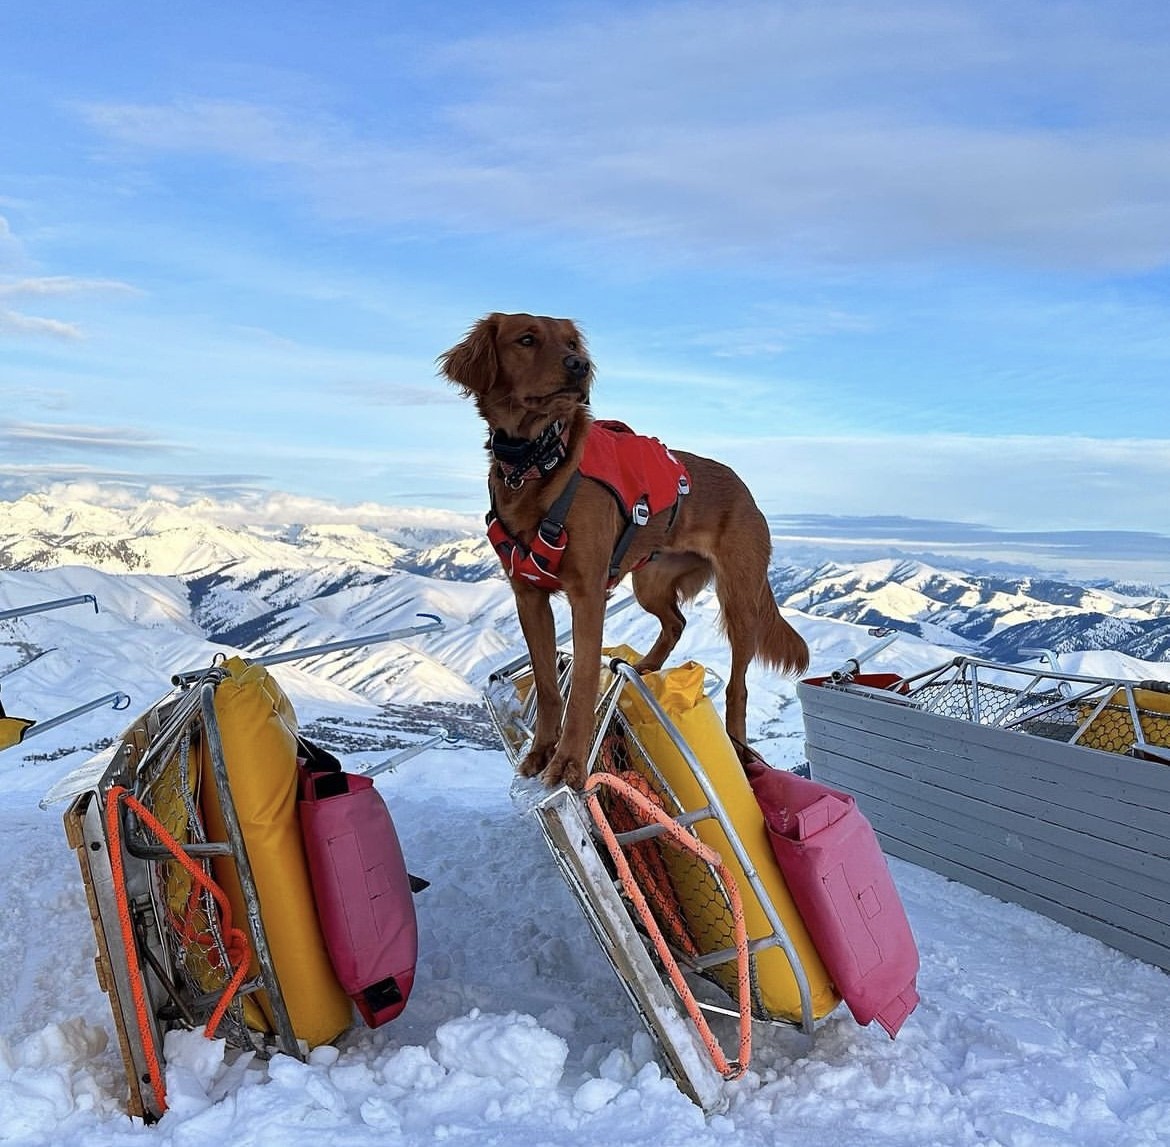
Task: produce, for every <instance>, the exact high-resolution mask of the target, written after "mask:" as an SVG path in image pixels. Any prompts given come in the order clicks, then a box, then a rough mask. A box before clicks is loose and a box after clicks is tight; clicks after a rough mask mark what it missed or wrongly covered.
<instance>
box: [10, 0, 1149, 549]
mask: <svg viewBox="0 0 1170 1147" xmlns="http://www.w3.org/2000/svg"><path fill="white" fill-rule="evenodd" d="M1168 61H1170V7H1168V6H1167V5H1165V4H1164V3H1162V2H1161V0H1149V2H1145V3H1142V2H1136V0H1117V2H1113V3H1110V4H1101V3H1098V2H1096V0H1091V2H1087V3H1061V2H1048V0H1010V2H999V0H979V2H976V0H970V2H963V0H929V2H926V0H919V2H915V0H908V2H906V3H890V2H885V0H878V2H866V3H812V2H809V3H797V2H792V0H764V2H752V0H719V2H712V3H700V2H696V3H672V2H667V3H643V2H638V0H627V2H621V3H618V2H605V0H589V2H580V3H578V2H568V3H566V2H563V0H541V2H540V3H534V2H528V0H509V2H502V0H476V2H475V3H465V2H463V0H450V2H448V3H446V4H442V5H434V4H430V3H422V2H417V3H416V2H411V0H404V2H401V3H394V2H391V0H382V2H378V3H375V2H372V0H347V2H346V3H345V4H332V3H315V2H301V0H282V2H281V3H279V4H277V3H272V2H271V0H251V2H249V3H248V4H238V3H232V4H227V3H221V2H218V0H204V2H203V3H200V4H198V5H159V4H156V3H146V2H144V0H124V2H122V3H119V4H118V5H115V6H111V5H109V4H108V3H106V2H104V0H103V2H100V3H99V2H89V0H68V2H64V0H61V2H57V0H35V2H33V0H5V2H4V4H3V5H0V106H2V107H3V108H4V115H3V119H2V122H0V496H5V497H15V496H18V495H19V494H21V493H23V492H25V491H27V490H32V489H39V488H45V487H49V486H53V485H54V484H60V483H65V482H74V483H77V482H80V483H83V484H85V488H88V489H91V490H94V489H96V490H110V489H113V488H114V487H120V488H123V489H125V488H129V489H131V490H137V491H146V490H149V489H151V488H153V489H156V490H159V489H166V490H170V491H178V492H180V493H182V494H185V495H194V494H203V493H207V494H213V495H222V496H231V495H234V494H237V493H239V492H241V491H244V492H248V491H288V492H290V493H293V494H297V495H303V496H306V497H312V498H320V499H325V500H330V501H334V502H338V503H341V504H351V505H357V504H360V503H365V502H373V503H379V504H386V505H402V506H421V507H434V508H444V509H455V510H460V511H465V512H468V513H471V512H473V511H476V512H478V511H480V510H481V509H482V508H483V505H484V503H485V500H486V499H485V490H484V475H485V471H486V462H485V456H484V454H483V450H482V444H483V439H484V433H483V428H482V427H481V426H480V424H479V423H478V421H477V419H476V417H475V415H474V413H473V411H472V409H471V407H470V405H469V404H468V403H466V402H465V401H464V400H462V399H461V398H460V397H459V396H458V394H457V393H456V392H455V391H454V390H453V388H451V387H450V386H448V385H447V384H445V383H444V382H443V381H442V380H441V379H440V378H439V377H438V376H437V374H436V369H435V358H436V356H437V355H438V354H440V353H441V352H442V351H443V350H445V349H446V348H447V347H449V346H451V345H452V344H453V343H455V342H457V341H458V340H459V339H460V338H461V337H462V335H463V333H464V331H465V330H466V329H467V328H468V327H469V326H470V324H471V323H472V322H474V321H475V320H476V319H477V318H478V317H479V316H481V315H483V314H485V313H488V312H491V311H497V310H498V311H530V312H534V313H537V314H552V315H561V316H568V317H571V318H574V319H575V320H576V321H577V322H578V323H579V324H580V326H581V327H582V329H583V331H584V332H585V334H586V337H587V339H588V343H589V346H590V349H591V353H592V355H593V358H594V360H595V362H596V365H597V377H598V382H597V386H596V389H595V392H594V408H595V410H596V412H597V414H598V415H599V416H602V417H613V418H620V419H623V420H624V421H626V422H628V423H629V424H631V425H632V426H633V427H634V428H635V429H637V430H639V431H641V432H643V433H648V434H652V435H654V436H656V437H659V438H661V439H662V440H663V441H665V442H667V444H668V445H671V446H674V447H677V448H680V449H687V450H692V451H695V452H698V453H702V454H708V455H711V456H714V457H718V458H720V459H722V460H724V461H726V462H728V463H729V464H731V465H733V466H734V467H735V468H736V469H737V470H738V471H739V472H740V473H741V474H743V476H744V477H745V479H746V480H747V481H748V483H749V485H750V486H751V487H752V489H753V491H754V492H755V494H756V497H757V500H758V501H759V502H760V504H761V506H762V508H763V509H764V510H765V511H766V512H767V513H769V514H772V515H788V516H793V517H799V518H802V519H806V520H814V519H815V520H817V521H825V520H828V519H837V520H840V521H854V520H856V521H859V522H862V523H866V525H865V527H864V529H872V524H873V522H875V521H878V520H881V519H883V518H891V519H898V520H904V519H909V520H919V519H923V520H932V521H945V522H953V523H968V524H974V525H978V526H981V527H987V528H990V529H992V530H1004V531H1030V530H1043V531H1066V530H1067V531H1090V532H1092V531H1127V532H1134V531H1136V532H1138V533H1139V534H1140V533H1153V534H1156V535H1161V536H1162V539H1161V540H1164V537H1165V535H1166V534H1168V533H1170V527H1168V526H1167V524H1166V511H1165V506H1166V501H1167V493H1168V492H1170V419H1168V418H1167V417H1166V416H1167V415H1168V414H1170V390H1168V388H1167V385H1166V378H1165V376H1166V373H1167V369H1166V368H1167V365H1168V364H1170V66H1168ZM859 529H861V527H859ZM864 529H863V530H862V532H864ZM1104 536H1105V535H1102V537H1104Z"/></svg>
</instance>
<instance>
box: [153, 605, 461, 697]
mask: <svg viewBox="0 0 1170 1147" xmlns="http://www.w3.org/2000/svg"><path fill="white" fill-rule="evenodd" d="M415 616H416V617H426V618H429V619H430V620H429V621H428V622H427V623H426V624H425V625H412V626H408V627H407V628H406V629H391V630H389V631H387V632H386V633H367V634H364V635H363V636H361V637H348V638H346V639H345V640H343V641H330V642H327V643H326V644H324V645H309V646H306V647H305V648H303V649H286V650H285V651H284V652H283V653H266V654H264V655H263V656H261V657H245V658H244V660H245V661H246V662H247V663H248V664H249V665H263V666H266V667H267V666H269V665H282V664H283V663H284V662H286V661H299V660H300V659H301V658H302V657H316V656H317V655H318V654H321V653H336V652H338V651H339V650H341V649H357V648H359V647H360V646H363V645H377V644H379V643H380V642H383V641H396V640H398V639H399V638H400V637H415V636H417V635H418V634H420V633H435V632H437V631H438V630H440V629H442V628H443V619H442V618H441V617H438V616H437V615H436V614H433V613H418V614H415ZM206 674H207V669H205V668H201V669H186V670H184V671H183V672H181V673H175V674H173V675H172V676H171V684H172V685H188V684H190V683H191V682H193V681H198V680H200V679H201V678H202V677H204V676H205V675H206Z"/></svg>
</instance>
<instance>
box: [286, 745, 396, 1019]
mask: <svg viewBox="0 0 1170 1147" xmlns="http://www.w3.org/2000/svg"><path fill="white" fill-rule="evenodd" d="M297 809H298V812H299V813H300V819H301V833H302V836H303V837H304V842H305V854H306V856H307V858H308V863H309V874H310V877H311V879H312V884H313V896H314V898H315V900H316V902H317V916H318V919H319V920H320V922H321V931H322V933H323V934H324V936H325V947H326V949H327V950H328V952H329V958H330V960H331V962H332V964H333V970H334V972H335V973H336V975H337V979H338V980H339V981H340V983H341V986H342V988H344V989H345V992H346V994H347V995H348V996H349V997H350V998H351V999H352V1000H353V1001H354V1003H355V1004H356V1005H357V1009H358V1011H359V1012H360V1013H361V1016H362V1019H364V1020H365V1022H366V1024H367V1025H368V1026H369V1027H372V1028H373V1027H378V1026H380V1025H381V1024H384V1023H386V1022H387V1021H389V1020H392V1019H394V1017H395V1016H397V1015H398V1014H399V1013H400V1012H401V1011H402V1009H403V1008H404V1007H406V1000H407V997H408V996H409V995H410V989H411V987H412V986H413V984H414V969H415V964H416V962H417V960H418V927H417V923H416V920H415V915H414V901H413V899H412V897H411V887H410V876H409V875H408V874H407V871H406V862H405V861H404V860H403V857H402V848H401V846H400V845H399V843H398V834H397V833H396V832H395V831H394V822H393V821H392V820H391V818H390V810H389V809H388V808H387V807H386V802H385V801H383V799H382V797H381V794H380V793H379V792H378V790H377V789H376V788H374V782H373V781H372V780H371V779H370V778H369V777H362V776H358V775H356V774H354V773H346V772H341V771H337V770H327V771H318V770H317V769H316V768H315V767H310V766H306V765H302V766H301V791H300V800H299V801H298V802H297Z"/></svg>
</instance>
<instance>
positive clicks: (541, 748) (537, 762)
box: [519, 742, 557, 777]
mask: <svg viewBox="0 0 1170 1147" xmlns="http://www.w3.org/2000/svg"><path fill="white" fill-rule="evenodd" d="M556 747H557V746H556V743H555V742H554V743H553V744H550V745H533V746H532V748H531V749H529V750H528V753H527V754H526V755H525V757H524V760H522V761H521V762H520V768H519V773H520V775H521V776H522V777H535V776H536V775H537V774H539V773H543V772H544V770H545V767H546V766H547V765H548V763H549V761H550V760H551V759H552V755H553V753H554V752H556Z"/></svg>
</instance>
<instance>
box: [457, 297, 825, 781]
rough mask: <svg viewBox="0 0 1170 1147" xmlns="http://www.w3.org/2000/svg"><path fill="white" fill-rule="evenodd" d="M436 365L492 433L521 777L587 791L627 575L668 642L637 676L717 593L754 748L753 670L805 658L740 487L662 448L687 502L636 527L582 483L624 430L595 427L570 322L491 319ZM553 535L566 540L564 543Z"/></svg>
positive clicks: (741, 724)
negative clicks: (526, 746) (707, 590)
mask: <svg viewBox="0 0 1170 1147" xmlns="http://www.w3.org/2000/svg"><path fill="white" fill-rule="evenodd" d="M438 362H439V368H440V371H441V373H442V374H444V375H445V376H446V377H447V379H448V380H449V381H450V382H452V383H454V384H455V385H456V386H458V387H460V388H461V389H462V391H463V393H464V394H465V395H467V396H468V397H470V398H471V399H472V400H473V401H474V403H475V405H476V408H477V410H478V411H479V414H480V417H481V418H482V419H483V420H484V422H485V423H486V424H487V427H488V435H489V437H488V451H489V454H490V455H491V460H490V471H489V476H488V489H489V495H490V500H491V505H492V515H491V516H490V518H489V521H492V520H493V519H494V521H495V525H494V526H493V527H492V530H493V531H494V532H495V533H494V536H493V541H494V542H496V549H497V551H498V552H499V553H500V554H501V557H502V559H503V560H504V561H505V567H506V572H509V580H510V582H511V586H512V590H513V593H514V594H515V598H516V611H517V614H518V616H519V620H520V626H521V629H522V630H523V633H524V639H525V641H526V642H527V644H528V652H529V655H530V657H531V661H532V669H533V678H534V682H535V687H536V726H535V729H534V731H533V732H534V735H533V741H532V746H531V748H530V750H529V752H528V753H527V755H526V756H525V758H524V760H523V761H522V762H521V764H520V772H521V773H522V774H523V775H524V776H529V777H531V776H536V775H537V774H540V776H541V779H542V780H543V781H544V782H545V783H546V784H548V785H550V786H554V785H557V784H562V783H563V784H566V785H569V786H570V787H573V788H580V787H581V786H582V785H583V784H584V783H585V769H586V761H587V755H588V750H589V740H590V737H591V735H592V732H593V719H594V710H595V707H596V704H597V699H598V689H599V684H600V672H601V643H602V624H603V620H604V616H605V606H606V599H607V596H608V592H609V589H610V588H611V587H612V586H613V585H614V584H616V581H617V580H618V579H619V578H620V577H622V576H624V575H625V574H626V573H628V572H630V571H633V577H632V584H633V591H634V595H635V597H636V598H637V600H638V603H639V604H640V605H641V606H642V607H643V609H645V610H646V611H647V612H648V613H650V614H652V615H653V616H655V617H657V618H658V620H659V623H660V625H661V627H662V628H661V632H660V633H659V635H658V638H657V640H656V641H655V642H654V644H653V646H652V647H651V648H650V651H649V652H648V653H647V654H646V656H645V657H643V658H642V660H641V661H640V662H638V664H637V665H636V666H635V668H636V669H637V670H638V671H639V672H648V671H651V670H655V669H659V668H661V667H662V664H663V662H664V661H665V660H666V658H667V657H668V656H669V655H670V652H671V650H673V649H674V647H675V645H676V644H677V643H678V640H679V637H680V636H681V635H682V631H683V627H684V626H685V625H686V619H685V618H684V617H683V614H682V611H681V610H680V608H679V607H680V605H681V604H682V603H684V602H687V601H690V600H691V599H692V598H693V597H694V596H695V595H696V594H697V593H698V592H699V591H700V590H701V589H702V588H703V587H704V586H705V585H706V584H707V583H708V581H709V580H710V579H711V578H714V581H715V592H716V596H717V597H718V600H719V607H720V614H721V618H722V624H723V629H724V632H725V634H726V636H727V639H728V642H729V644H730V646H731V672H730V676H729V680H728V682H727V706H726V724H727V731H728V732H729V733H730V734H731V736H732V737H734V738H735V739H736V740H737V741H739V742H740V743H741V744H744V743H746V740H747V729H746V721H747V685H746V674H747V668H748V665H749V663H750V662H751V661H752V659H753V658H756V657H758V658H760V659H761V660H762V661H763V662H765V663H766V664H768V665H770V666H772V667H773V668H776V669H779V670H781V671H784V672H788V673H801V672H803V671H804V670H805V669H806V668H807V666H808V646H807V645H806V644H805V642H804V640H803V638H801V637H800V635H799V634H798V633H797V632H796V630H794V629H793V628H792V626H790V625H789V624H788V622H787V621H785V620H784V618H783V617H782V616H781V615H780V611H779V609H778V607H777V605H776V600H775V598H774V597H773V596H772V591H771V588H770V586H769V585H768V576H767V575H768V563H769V560H770V558H771V552H772V541H771V536H770V534H769V532H768V525H767V522H766V521H765V519H764V516H763V514H762V513H761V512H760V510H759V508H758V507H757V505H756V503H755V501H754V500H753V498H752V496H751V494H750V493H749V491H748V489H747V487H746V486H745V485H744V483H743V482H742V481H741V480H740V479H739V477H738V476H737V475H736V474H735V473H734V471H732V470H731V469H729V468H728V467H727V466H725V465H723V464H722V463H720V462H715V461H712V460H711V459H709V458H702V457H700V456H698V455H696V454H686V453H683V452H682V451H669V452H668V451H665V449H664V448H662V447H661V446H660V444H658V443H656V442H655V443H654V445H655V446H657V447H658V449H659V450H660V451H661V452H662V453H664V454H666V455H667V457H668V458H670V459H671V460H673V461H676V463H678V464H681V467H682V468H684V469H685V476H683V478H682V479H681V480H680V488H682V489H683V490H685V492H683V493H680V494H679V496H677V498H676V499H673V502H672V504H671V505H670V506H668V507H666V508H657V507H655V506H653V505H645V506H644V507H643V509H642V512H641V514H639V513H637V512H635V513H633V514H631V513H630V512H629V511H628V510H626V509H623V507H622V505H621V504H620V503H619V501H618V499H617V497H616V495H615V494H614V493H613V492H612V491H611V489H609V488H608V487H607V484H606V481H605V479H604V478H601V479H597V478H593V476H592V475H590V476H589V477H586V478H584V479H583V480H582V477H581V474H579V473H578V470H579V469H580V468H581V466H582V465H583V461H584V459H585V458H586V451H585V443H586V440H587V438H590V437H596V436H598V435H599V431H598V428H599V427H603V426H609V425H616V426H617V427H618V428H619V429H620V430H628V428H626V427H622V426H621V424H607V423H597V424H594V421H593V415H592V413H591V412H590V409H589V396H590V388H591V386H592V383H593V377H594V370H593V364H592V362H591V361H590V360H589V356H588V353H587V351H586V349H585V343H584V340H583V339H582V337H581V333H580V332H579V331H578V329H577V327H576V325H575V324H574V323H573V322H571V321H570V320H569V319H554V318H544V317H538V316H534V315H525V314H518V315H509V314H491V315H487V316H486V317H485V318H483V319H480V320H479V321H478V322H477V323H475V325H474V326H473V327H472V328H471V330H470V331H469V332H468V333H467V335H466V337H465V338H464V339H463V341H462V342H460V343H458V344H457V345H456V346H453V347H452V348H451V349H450V350H448V351H445V352H444V353H443V354H442V355H440V356H439V359H438ZM628 437H630V438H637V437H639V436H637V435H633V434H632V433H631V434H629V435H628ZM643 441H650V442H653V440H647V439H643ZM591 479H593V480H591ZM672 480H673V479H672ZM688 486H689V489H686V487H688ZM570 487H571V488H570ZM632 518H633V519H635V522H634V526H635V528H631V519H632ZM647 518H648V520H647ZM558 526H561V527H563V529H562V530H561V531H560V534H559V537H557V536H556V535H557V527H558ZM501 539H504V540H501ZM532 555H536V557H537V559H538V560H537V561H536V565H535V566H534V565H533V564H532ZM550 555H551V558H550ZM518 559H522V560H518ZM550 560H551V561H552V563H553V564H555V565H556V571H555V577H553V578H552V579H551V581H550V580H549V579H548V578H545V577H542V576H540V575H541V573H542V572H543V566H544V565H546V564H549V561H550ZM510 562H511V565H512V568H511V569H508V566H509V563H510ZM538 567H540V568H538ZM554 592H563V593H564V594H565V596H566V598H567V599H568V602H569V607H570V610H571V614H572V635H573V638H572V639H573V664H572V681H571V684H570V688H569V695H568V701H567V704H566V705H565V706H564V713H563V714H562V704H561V698H560V693H559V691H558V689H557V673H556V636H555V626H554V622H553V611H552V606H551V604H550V595H551V594H552V593H554ZM562 716H563V723H562Z"/></svg>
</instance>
